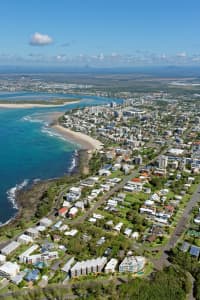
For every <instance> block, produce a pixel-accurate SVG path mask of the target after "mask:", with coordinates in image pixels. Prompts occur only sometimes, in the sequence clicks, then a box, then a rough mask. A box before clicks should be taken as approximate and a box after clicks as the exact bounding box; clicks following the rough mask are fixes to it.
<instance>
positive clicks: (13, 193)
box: [6, 179, 29, 209]
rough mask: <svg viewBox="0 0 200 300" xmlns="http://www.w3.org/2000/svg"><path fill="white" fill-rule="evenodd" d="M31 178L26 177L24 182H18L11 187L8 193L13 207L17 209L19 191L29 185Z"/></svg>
mask: <svg viewBox="0 0 200 300" xmlns="http://www.w3.org/2000/svg"><path fill="white" fill-rule="evenodd" d="M28 182H29V180H28V179H25V180H24V181H23V182H22V183H20V184H16V185H15V186H14V187H12V188H10V189H9V190H8V191H7V192H6V193H7V198H8V200H9V201H10V202H11V203H12V205H13V208H15V209H17V208H18V207H17V203H16V195H17V192H18V191H20V190H22V189H23V188H25V187H26V186H27V185H28Z"/></svg>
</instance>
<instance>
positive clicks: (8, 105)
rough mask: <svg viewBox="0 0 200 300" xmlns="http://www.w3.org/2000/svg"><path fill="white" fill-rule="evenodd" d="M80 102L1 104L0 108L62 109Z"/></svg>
mask: <svg viewBox="0 0 200 300" xmlns="http://www.w3.org/2000/svg"><path fill="white" fill-rule="evenodd" d="M79 102H80V100H78V101H70V102H64V103H62V104H39V103H0V108H12V109H15V108H40V107H41V108H44V107H45V108H48V107H50V108H51V107H62V106H66V105H69V104H76V103H79Z"/></svg>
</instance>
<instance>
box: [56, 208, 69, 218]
mask: <svg viewBox="0 0 200 300" xmlns="http://www.w3.org/2000/svg"><path fill="white" fill-rule="evenodd" d="M67 212H68V208H67V207H62V208H60V209H59V211H58V215H59V216H61V217H65V215H66V213H67Z"/></svg>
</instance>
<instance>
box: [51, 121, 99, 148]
mask: <svg viewBox="0 0 200 300" xmlns="http://www.w3.org/2000/svg"><path fill="white" fill-rule="evenodd" d="M52 128H53V129H55V130H56V131H57V132H59V133H60V134H61V135H62V136H63V137H65V138H66V139H68V140H69V141H72V142H75V143H77V144H79V145H80V146H81V148H82V149H84V150H88V151H89V150H90V151H96V150H101V149H102V148H103V144H102V143H101V142H100V141H98V140H96V139H94V138H92V137H90V136H89V135H86V134H84V133H81V132H76V131H73V130H71V129H68V128H66V127H64V126H62V125H61V124H59V123H57V124H54V125H53V126H52Z"/></svg>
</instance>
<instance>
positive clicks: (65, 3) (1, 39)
mask: <svg viewBox="0 0 200 300" xmlns="http://www.w3.org/2000/svg"><path fill="white" fill-rule="evenodd" d="M199 33H200V1H199V0H1V1H0V65H61V66H62V65H63V66H91V67H116V66H140V65H141V66H146V65H147V66H148V65H199V64H200V34H199Z"/></svg>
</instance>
